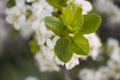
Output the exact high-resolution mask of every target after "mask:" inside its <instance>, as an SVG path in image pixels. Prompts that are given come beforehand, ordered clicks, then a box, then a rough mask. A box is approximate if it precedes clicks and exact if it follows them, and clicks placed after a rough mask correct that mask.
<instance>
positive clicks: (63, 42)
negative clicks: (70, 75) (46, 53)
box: [54, 38, 73, 63]
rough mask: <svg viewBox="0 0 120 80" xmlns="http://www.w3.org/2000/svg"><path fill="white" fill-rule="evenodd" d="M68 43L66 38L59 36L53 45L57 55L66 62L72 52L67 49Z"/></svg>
mask: <svg viewBox="0 0 120 80" xmlns="http://www.w3.org/2000/svg"><path fill="white" fill-rule="evenodd" d="M68 45H69V40H68V39H64V38H60V39H59V40H58V41H57V42H56V45H55V47H54V50H55V53H56V55H57V57H58V58H59V59H60V60H61V61H63V62H65V63H66V62H68V61H69V60H70V59H71V57H72V55H73V53H72V52H71V50H70V49H69V47H68Z"/></svg>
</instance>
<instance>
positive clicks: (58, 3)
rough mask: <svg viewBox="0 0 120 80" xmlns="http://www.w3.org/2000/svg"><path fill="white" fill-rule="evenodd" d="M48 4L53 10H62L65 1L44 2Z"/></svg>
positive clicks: (48, 0) (50, 0)
mask: <svg viewBox="0 0 120 80" xmlns="http://www.w3.org/2000/svg"><path fill="white" fill-rule="evenodd" d="M46 1H47V2H48V3H49V4H51V5H52V6H54V7H55V8H62V7H64V6H65V4H66V2H67V0H46Z"/></svg>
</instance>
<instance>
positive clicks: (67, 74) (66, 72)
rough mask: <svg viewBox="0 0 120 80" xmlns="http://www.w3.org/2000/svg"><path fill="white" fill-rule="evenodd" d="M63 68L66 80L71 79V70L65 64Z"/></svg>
mask: <svg viewBox="0 0 120 80" xmlns="http://www.w3.org/2000/svg"><path fill="white" fill-rule="evenodd" d="M62 70H63V78H64V80H71V78H70V74H69V71H68V70H67V69H66V67H65V66H64V67H63V69H62Z"/></svg>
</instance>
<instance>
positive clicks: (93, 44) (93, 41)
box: [84, 33, 102, 60]
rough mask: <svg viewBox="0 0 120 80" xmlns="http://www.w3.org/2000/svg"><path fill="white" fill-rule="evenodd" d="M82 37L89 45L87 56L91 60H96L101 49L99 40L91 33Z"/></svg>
mask: <svg viewBox="0 0 120 80" xmlns="http://www.w3.org/2000/svg"><path fill="white" fill-rule="evenodd" d="M84 36H85V37H86V38H87V39H88V42H89V45H90V52H89V55H90V56H91V57H92V59H93V60H96V59H97V58H98V56H99V54H100V51H101V47H102V43H101V41H100V38H99V37H98V36H97V34H96V33H92V34H88V35H84Z"/></svg>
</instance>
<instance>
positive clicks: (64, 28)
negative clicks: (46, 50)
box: [44, 6, 101, 63]
mask: <svg viewBox="0 0 120 80" xmlns="http://www.w3.org/2000/svg"><path fill="white" fill-rule="evenodd" d="M44 21H45V24H46V26H47V27H48V29H50V30H52V31H53V32H54V33H55V34H56V35H58V36H61V38H60V39H59V40H58V41H57V42H56V45H55V47H54V50H55V53H56V55H57V57H58V58H59V59H60V60H61V61H63V62H65V63H66V62H68V61H69V60H70V59H71V58H72V55H73V53H75V54H79V55H87V54H88V53H89V43H88V40H87V39H86V38H85V37H84V36H83V35H84V34H89V33H93V32H95V31H96V30H97V29H98V28H99V26H100V23H101V18H100V16H99V15H97V14H85V15H82V9H81V7H78V6H76V7H74V8H63V9H62V14H61V15H60V17H54V16H47V17H45V20H44ZM71 35H72V36H71Z"/></svg>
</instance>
